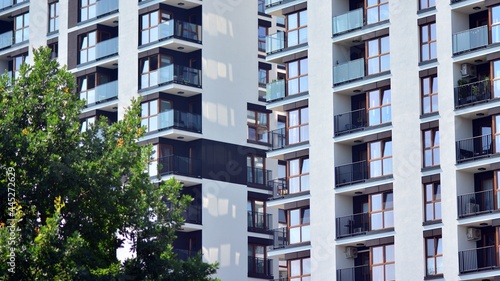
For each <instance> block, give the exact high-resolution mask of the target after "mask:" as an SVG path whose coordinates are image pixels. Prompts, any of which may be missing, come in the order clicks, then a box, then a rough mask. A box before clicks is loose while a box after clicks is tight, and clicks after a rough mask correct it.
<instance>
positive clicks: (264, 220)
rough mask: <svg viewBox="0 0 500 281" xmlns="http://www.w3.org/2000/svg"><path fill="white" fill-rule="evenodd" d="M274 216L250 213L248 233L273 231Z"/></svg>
mask: <svg viewBox="0 0 500 281" xmlns="http://www.w3.org/2000/svg"><path fill="white" fill-rule="evenodd" d="M272 222H273V216H272V214H266V213H260V212H253V211H248V231H251V232H268V231H270V230H271V229H272Z"/></svg>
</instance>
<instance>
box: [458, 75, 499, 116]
mask: <svg viewBox="0 0 500 281" xmlns="http://www.w3.org/2000/svg"><path fill="white" fill-rule="evenodd" d="M489 100H491V83H490V79H486V80H483V81H478V82H473V83H468V84H464V85H460V86H458V87H455V109H459V108H462V107H467V106H474V105H476V104H479V103H484V102H487V101H489Z"/></svg>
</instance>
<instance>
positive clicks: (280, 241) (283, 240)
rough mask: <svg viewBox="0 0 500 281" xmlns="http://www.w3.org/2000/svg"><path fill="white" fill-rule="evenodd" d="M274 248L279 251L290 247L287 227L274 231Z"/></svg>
mask: <svg viewBox="0 0 500 281" xmlns="http://www.w3.org/2000/svg"><path fill="white" fill-rule="evenodd" d="M273 233H274V235H273V248H274V249H279V248H284V247H286V246H288V244H289V243H288V229H287V228H286V227H282V228H278V229H275V230H273Z"/></svg>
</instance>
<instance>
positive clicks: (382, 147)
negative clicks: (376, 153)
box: [367, 139, 394, 178]
mask: <svg viewBox="0 0 500 281" xmlns="http://www.w3.org/2000/svg"><path fill="white" fill-rule="evenodd" d="M377 143H379V144H380V157H373V158H372V144H377ZM387 143H390V150H391V154H390V155H384V154H385V149H386V146H385V145H386V144H387ZM367 148H368V153H367V154H368V171H369V173H368V174H369V178H377V177H383V176H387V175H392V173H393V172H394V166H393V165H392V139H383V140H377V141H374V142H370V143H368V144H367ZM387 159H391V163H390V164H391V165H390V166H391V170H390V173H386V172H385V169H384V167H385V165H384V161H385V160H387ZM378 161H380V175H373V174H372V172H373V170H374V169H372V167H373V165H374V164H373V163H374V162H378ZM387 172H388V171H387Z"/></svg>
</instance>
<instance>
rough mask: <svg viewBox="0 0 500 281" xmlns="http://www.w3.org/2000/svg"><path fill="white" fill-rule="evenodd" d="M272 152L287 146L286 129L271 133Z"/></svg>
mask: <svg viewBox="0 0 500 281" xmlns="http://www.w3.org/2000/svg"><path fill="white" fill-rule="evenodd" d="M269 144H270V145H271V146H270V147H269V149H270V150H276V149H280V148H284V147H285V146H286V129H285V128H280V129H276V130H273V131H270V132H269Z"/></svg>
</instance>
